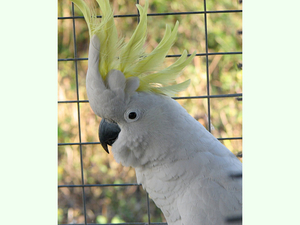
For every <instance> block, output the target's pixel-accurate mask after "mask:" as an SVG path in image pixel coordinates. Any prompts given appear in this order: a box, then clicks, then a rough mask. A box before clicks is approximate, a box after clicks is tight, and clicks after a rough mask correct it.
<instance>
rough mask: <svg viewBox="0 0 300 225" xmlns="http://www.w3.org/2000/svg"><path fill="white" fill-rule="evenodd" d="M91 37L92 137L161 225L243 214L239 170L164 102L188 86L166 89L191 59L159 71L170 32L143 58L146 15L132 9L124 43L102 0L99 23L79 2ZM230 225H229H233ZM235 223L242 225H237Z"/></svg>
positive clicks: (177, 108) (78, 0) (202, 224)
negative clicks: (131, 178)
mask: <svg viewBox="0 0 300 225" xmlns="http://www.w3.org/2000/svg"><path fill="white" fill-rule="evenodd" d="M72 1H73V2H74V3H75V4H76V5H77V6H78V7H79V9H80V10H81V11H82V12H83V15H84V17H85V20H86V22H87V25H88V28H89V32H90V33H89V34H90V37H91V39H90V47H89V56H88V71H87V78H86V89H87V95H88V99H89V103H90V106H91V108H92V110H93V111H94V112H95V114H96V115H98V116H99V117H101V118H102V120H101V124H100V128H99V138H100V142H101V144H102V146H103V148H104V149H105V150H106V151H107V152H108V148H107V144H108V145H112V152H113V155H114V158H115V160H116V161H117V162H119V163H121V164H123V165H124V166H131V167H133V168H135V171H136V177H137V182H138V183H140V184H142V186H143V188H144V189H145V190H146V191H147V192H148V193H149V195H150V197H151V198H152V199H153V201H154V202H155V204H156V205H157V206H158V207H159V208H160V209H161V210H162V212H163V214H164V216H165V218H166V220H167V222H168V225H222V224H227V222H226V219H227V218H229V217H234V216H240V215H241V213H242V181H241V179H237V178H235V177H234V176H232V175H234V174H241V173H242V172H241V171H242V164H241V162H240V161H239V160H238V159H237V158H236V156H235V155H234V154H233V153H231V152H230V151H229V150H228V149H227V148H226V147H225V146H224V145H222V144H221V143H220V142H219V141H218V140H217V139H216V138H215V137H214V136H213V135H212V134H211V133H210V132H208V131H207V130H206V129H205V128H204V127H203V126H202V125H201V124H200V123H199V122H198V121H196V120H195V119H194V118H193V117H192V116H191V115H189V114H188V113H187V111H186V110H185V109H184V108H183V107H182V106H181V105H180V104H179V103H177V102H176V101H175V100H173V99H172V98H171V97H169V96H170V95H173V94H174V93H176V92H178V91H181V90H183V89H185V88H186V87H187V86H188V84H189V81H185V82H183V83H180V84H175V85H174V84H173V85H169V84H170V82H174V81H175V78H176V77H177V76H178V74H179V73H180V71H181V70H182V69H183V68H184V67H185V66H186V65H187V64H188V63H190V62H191V60H192V59H193V57H194V56H195V52H194V53H193V54H192V55H191V56H190V57H187V52H186V51H184V52H183V53H182V56H181V57H180V58H179V59H178V60H177V61H176V62H175V63H174V64H172V65H171V66H169V67H167V68H165V69H162V70H159V69H160V68H159V67H160V66H161V64H162V62H163V60H164V58H165V56H166V54H167V52H168V51H169V49H170V48H171V46H172V45H173V43H174V40H175V37H176V34H177V28H178V22H177V23H176V24H175V26H174V28H173V30H171V28H170V27H169V26H166V32H165V35H164V37H163V38H162V40H161V42H160V43H159V44H158V46H157V47H156V48H155V49H154V50H153V51H152V52H151V53H149V54H146V53H145V52H144V48H143V46H144V43H145V39H146V28H147V8H148V2H147V1H146V4H145V7H142V6H140V5H137V8H138V10H139V13H140V22H139V24H138V25H137V28H136V30H135V31H134V33H133V35H132V37H131V39H130V40H129V41H128V42H127V43H124V39H122V38H119V37H118V34H117V30H116V26H115V24H114V18H113V11H112V9H111V7H110V4H109V1H108V0H97V2H98V4H99V6H100V8H101V11H102V14H101V15H102V18H101V19H99V18H97V16H96V10H95V8H93V7H90V6H88V5H87V4H86V2H85V1H83V0H72ZM235 224H236V223H235ZM237 224H241V221H238V222H237Z"/></svg>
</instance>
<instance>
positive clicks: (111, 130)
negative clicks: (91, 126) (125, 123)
mask: <svg viewBox="0 0 300 225" xmlns="http://www.w3.org/2000/svg"><path fill="white" fill-rule="evenodd" d="M120 131H121V129H120V127H119V126H118V124H116V123H113V122H109V121H107V120H105V119H102V120H101V122H100V125H99V140H100V144H101V145H102V147H103V148H104V150H105V151H106V152H107V153H109V151H108V148H107V145H110V146H111V145H112V144H113V143H114V142H115V141H116V139H117V138H118V135H119V133H120Z"/></svg>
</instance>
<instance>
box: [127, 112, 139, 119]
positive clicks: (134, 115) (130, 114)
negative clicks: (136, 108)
mask: <svg viewBox="0 0 300 225" xmlns="http://www.w3.org/2000/svg"><path fill="white" fill-rule="evenodd" d="M136 116H137V115H136V112H131V113H129V114H128V118H129V119H131V120H134V119H135V118H136Z"/></svg>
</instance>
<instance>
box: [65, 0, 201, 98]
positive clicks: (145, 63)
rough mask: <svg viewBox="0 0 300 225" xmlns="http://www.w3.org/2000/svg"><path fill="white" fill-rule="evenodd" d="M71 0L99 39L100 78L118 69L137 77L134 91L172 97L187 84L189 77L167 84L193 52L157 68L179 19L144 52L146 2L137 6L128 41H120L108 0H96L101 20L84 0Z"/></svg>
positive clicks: (187, 61) (168, 46)
mask: <svg viewBox="0 0 300 225" xmlns="http://www.w3.org/2000/svg"><path fill="white" fill-rule="evenodd" d="M71 1H72V2H74V3H75V4H76V5H77V6H78V8H79V9H80V10H81V12H82V13H83V16H84V18H85V21H86V23H87V25H88V28H89V35H90V37H92V36H93V35H97V37H98V38H99V40H100V45H101V47H100V62H99V71H100V74H101V76H102V78H103V80H105V79H106V76H107V74H108V73H109V71H111V70H112V69H117V70H120V71H121V72H122V73H123V74H124V75H125V78H129V77H132V76H134V77H138V78H139V80H140V86H139V88H138V89H137V91H144V92H155V93H161V94H166V95H169V96H171V95H174V94H175V93H177V92H179V91H182V90H184V89H186V88H187V87H188V85H189V83H190V80H187V81H184V82H182V83H179V84H175V85H170V83H172V82H174V81H175V79H176V78H177V77H178V75H179V73H180V72H181V70H182V69H183V68H184V67H185V66H186V65H187V64H189V63H190V62H191V61H192V59H193V58H194V56H195V55H196V52H194V53H193V54H192V55H191V56H190V57H187V51H186V50H185V51H184V52H183V53H182V55H181V57H180V58H179V59H178V60H177V61H176V62H175V63H174V64H172V65H171V66H169V67H167V68H165V69H162V70H158V68H159V67H160V66H161V64H162V63H163V61H164V59H165V57H166V55H167V53H168V51H169V50H170V48H171V47H172V45H173V44H174V41H175V38H176V35H177V29H178V25H179V23H178V21H177V22H176V24H175V26H174V28H173V30H171V28H170V27H169V26H168V25H166V31H165V34H164V37H163V38H162V40H161V41H160V43H159V44H158V45H157V47H156V48H155V49H154V50H153V51H152V52H151V53H149V54H146V53H145V52H144V44H145V40H146V34H147V9H148V1H146V4H145V7H142V6H140V5H136V6H137V8H138V10H139V13H140V22H139V24H138V25H137V27H136V29H135V31H134V33H133V35H132V36H131V38H130V40H129V41H128V43H123V38H119V36H118V33H117V29H116V26H115V23H114V17H113V11H112V9H111V7H110V4H109V0H96V1H97V3H98V5H99V6H100V9H101V11H102V18H101V20H100V19H98V18H97V14H96V10H95V8H94V7H89V6H88V5H87V4H86V2H85V1H84V0H71Z"/></svg>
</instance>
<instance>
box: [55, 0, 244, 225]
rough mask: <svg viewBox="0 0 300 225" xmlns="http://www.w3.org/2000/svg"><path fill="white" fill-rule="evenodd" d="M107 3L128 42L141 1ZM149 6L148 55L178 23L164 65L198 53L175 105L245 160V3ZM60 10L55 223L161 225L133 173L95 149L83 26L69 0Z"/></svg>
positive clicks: (233, 0) (62, 1)
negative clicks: (168, 28)
mask: <svg viewBox="0 0 300 225" xmlns="http://www.w3.org/2000/svg"><path fill="white" fill-rule="evenodd" d="M111 4H112V7H113V9H114V12H115V22H116V26H117V28H118V30H119V31H122V32H123V33H122V34H124V36H125V37H126V38H127V37H130V34H132V31H133V29H134V28H135V26H136V24H137V23H138V17H139V15H138V13H137V9H136V7H135V4H142V5H143V4H144V1H138V0H137V1H134V0H130V1H122V0H119V1H116V0H115V1H111ZM149 5H150V7H149V13H148V18H149V19H148V36H149V37H148V39H147V45H148V46H147V48H149V49H151V48H153V47H155V45H156V44H157V42H158V41H159V39H157V38H162V36H163V30H164V26H165V24H166V23H170V24H174V21H176V20H179V22H180V27H179V32H178V33H179V34H178V39H177V41H176V43H175V44H174V47H173V48H172V50H171V51H170V54H169V55H167V57H166V65H168V64H170V63H172V62H173V61H174V60H175V59H176V58H178V57H179V56H180V53H181V52H182V51H183V50H184V49H187V50H188V51H189V52H192V51H194V50H197V56H196V57H195V59H194V61H193V63H192V65H190V66H188V67H187V68H186V69H185V70H184V72H183V75H182V76H183V78H182V79H185V80H186V79H191V85H190V86H191V87H189V88H188V90H187V91H186V92H182V93H180V95H179V96H177V97H174V99H175V100H177V101H178V102H179V103H180V104H181V105H182V106H183V107H184V108H186V109H187V111H188V112H189V113H190V114H191V115H192V116H194V118H195V119H197V120H198V121H199V122H200V123H202V124H203V125H204V126H205V127H206V128H207V129H208V130H209V131H210V132H211V133H212V134H213V135H215V136H216V137H217V138H218V139H219V140H220V141H221V142H223V144H224V145H226V146H227V147H228V148H229V149H230V150H231V151H232V152H234V153H235V154H236V155H237V156H238V157H239V158H242V144H241V143H242V129H241V126H242V119H241V118H242V83H241V78H242V75H241V74H242V71H241V70H242V63H241V62H242V47H241V46H242V44H241V43H242V31H241V30H242V28H241V23H242V2H241V1H238V0H223V1H220V2H218V3H217V2H215V1H209V0H208V1H206V0H201V1H194V0H191V1H167V0H165V1H163V0H160V1H159V0H153V1H149ZM58 10H59V12H58V35H59V36H58V44H59V47H58V51H59V52H58V91H59V93H58V98H59V99H58V123H59V124H58V142H59V143H58V157H59V158H58V184H59V185H58V198H59V199H58V223H59V224H153V225H154V224H166V223H165V220H164V217H163V215H162V213H161V211H160V210H159V209H158V208H157V207H156V206H155V205H154V203H153V202H152V200H151V198H149V196H148V194H147V193H146V192H145V191H144V190H143V189H142V187H141V186H140V185H139V184H137V183H136V179H135V172H134V170H133V169H131V168H124V167H122V166H121V165H119V164H117V163H116V162H115V161H114V160H113V156H112V155H111V154H109V155H107V154H106V153H105V152H104V151H103V150H102V147H101V146H100V145H99V144H100V143H99V141H98V140H97V136H98V134H97V132H98V125H99V123H100V118H97V117H96V116H95V115H94V113H93V112H92V111H91V109H90V107H89V104H88V100H87V96H86V92H85V73H86V69H87V53H88V44H89V37H88V31H87V26H86V24H85V22H84V19H83V16H82V15H81V14H80V12H79V10H78V9H77V8H76V6H75V5H73V4H72V3H71V2H70V1H67V0H59V3H58ZM99 16H101V15H99Z"/></svg>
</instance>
